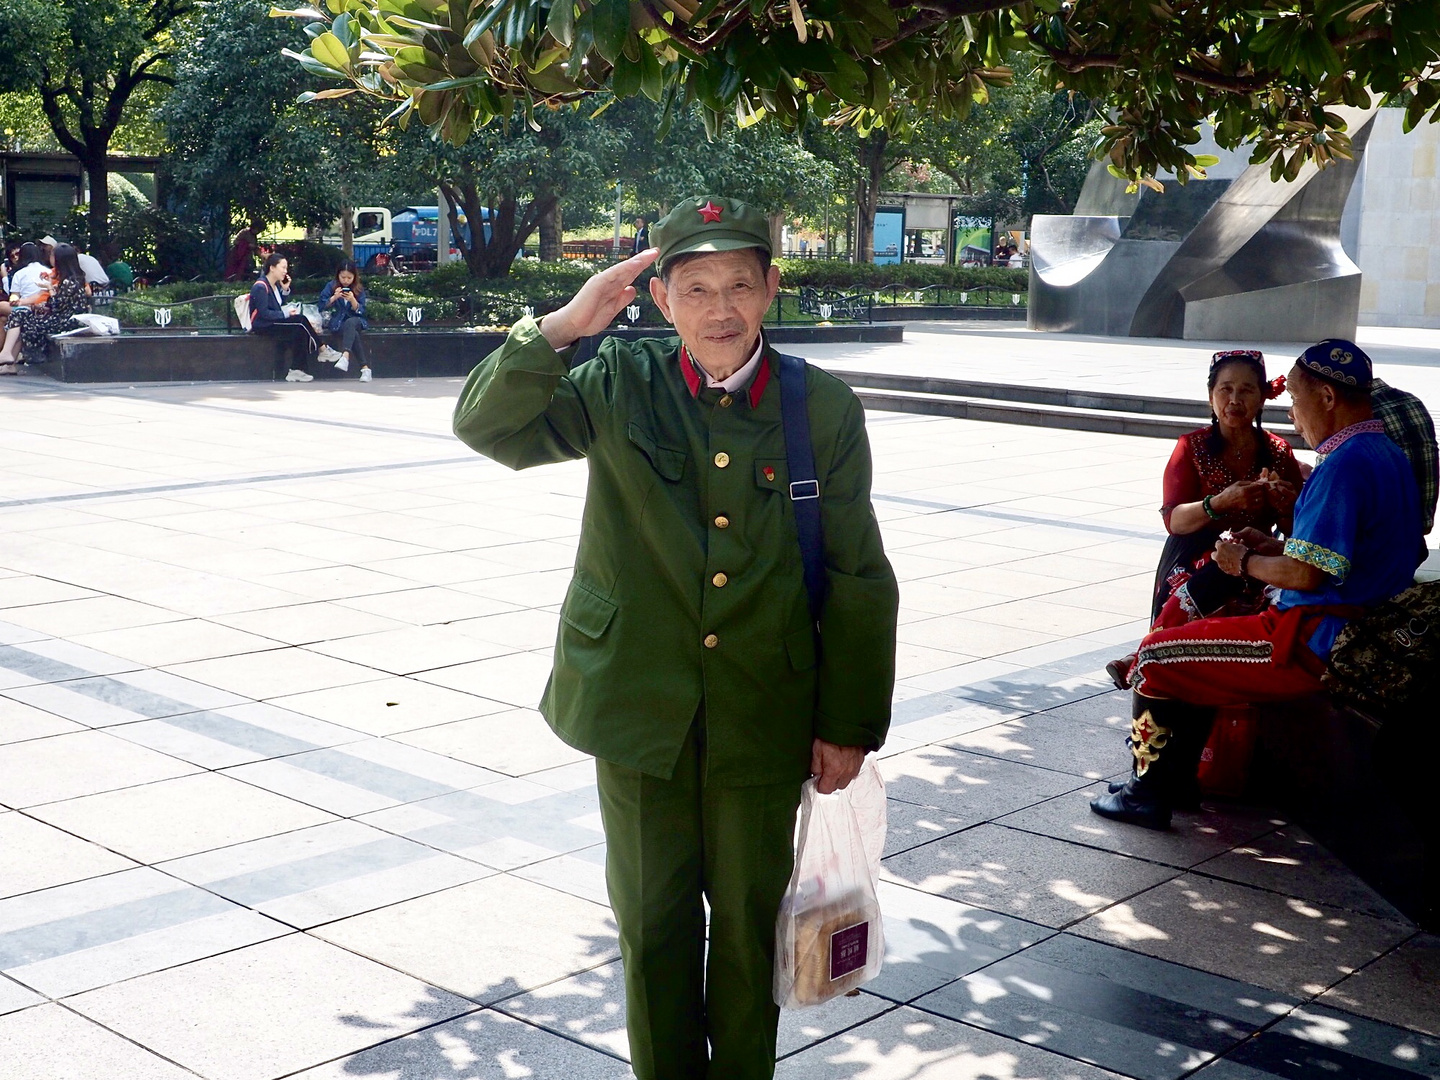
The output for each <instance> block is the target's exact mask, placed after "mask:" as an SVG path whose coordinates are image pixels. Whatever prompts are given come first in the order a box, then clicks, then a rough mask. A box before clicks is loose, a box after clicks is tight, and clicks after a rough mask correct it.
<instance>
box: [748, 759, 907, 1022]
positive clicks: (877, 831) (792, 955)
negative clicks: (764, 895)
mask: <svg viewBox="0 0 1440 1080" xmlns="http://www.w3.org/2000/svg"><path fill="white" fill-rule="evenodd" d="M884 846H885V781H884V780H882V779H881V777H880V772H879V770H878V769H876V768H875V762H874V760H873V759H871V758H866V759H865V764H864V765H863V766H862V767H861V769H860V775H859V776H857V777H856V778H855V780H854V781H853V782H852V783H851V784H850V786H849V787H848V788H846V789H845V790H844V791H837V792H835V793H834V794H833V795H821V794H820V793H819V792H818V791H817V790H816V788H815V781H814V780H813V779H811V780H807V781H805V786H804V787H803V788H802V789H801V795H800V825H799V829H798V834H797V839H796V843H795V870H794V873H792V874H791V875H790V885H789V887H788V888H787V889H786V890H785V897H784V899H783V900H781V902H780V915H779V918H778V919H777V920H776V923H775V985H774V994H775V1003H776V1004H777V1005H779V1006H781V1007H782V1008H786V1009H804V1008H808V1007H810V1006H812V1005H820V1004H822V1003H824V1002H826V1001H829V1000H830V999H831V998H834V997H838V996H840V995H841V994H846V993H849V992H850V991H851V990H853V989H855V988H856V987H857V986H860V985H862V984H864V983H867V982H869V981H870V980H871V979H873V978H874V977H875V976H876V975H878V974H880V965H881V963H882V961H883V960H884V958H885V933H884V928H883V926H882V924H881V919H880V901H879V899H878V897H877V895H876V885H877V884H878V882H879V877H880V853H881V851H882V850H883V848H884Z"/></svg>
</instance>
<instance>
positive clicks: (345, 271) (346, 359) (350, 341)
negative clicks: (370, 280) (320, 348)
mask: <svg viewBox="0 0 1440 1080" xmlns="http://www.w3.org/2000/svg"><path fill="white" fill-rule="evenodd" d="M320 310H321V311H322V312H325V311H328V312H329V313H330V326H329V331H330V333H332V334H338V335H339V336H340V350H339V352H338V353H336V352H335V350H334V349H330V350H329V354H327V353H324V352H322V353H321V355H320V359H322V360H331V359H333V360H334V361H335V370H336V371H349V370H350V357H351V356H354V357H355V359H357V360H359V361H360V378H362V379H368V378H369V375H370V365H369V364H368V363H366V360H365V343H364V341H362V340H361V338H360V334H361V332H362V331H364V330H368V329H369V327H370V324H369V323H368V322H366V321H365V284H364V282H362V281H361V280H360V271H359V270H357V269H356V268H355V264H354V263H353V262H346V263H344V264H342V265H341V267H340V269H339V270H337V271H335V280H334V281H331V282H329V283H328V284H326V286H325V288H323V289H322V290H320ZM327 348H329V347H328V346H327ZM331 354H333V355H331Z"/></svg>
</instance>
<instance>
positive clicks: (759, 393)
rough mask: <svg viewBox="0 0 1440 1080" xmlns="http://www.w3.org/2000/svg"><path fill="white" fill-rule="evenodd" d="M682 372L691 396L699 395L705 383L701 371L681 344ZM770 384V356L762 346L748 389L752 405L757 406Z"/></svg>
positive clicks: (688, 351)
mask: <svg viewBox="0 0 1440 1080" xmlns="http://www.w3.org/2000/svg"><path fill="white" fill-rule="evenodd" d="M680 374H681V375H683V376H684V377H685V387H686V389H688V390H689V391H690V396H691V397H692V398H693V397H699V396H700V390H701V388H702V387H703V385H704V382H703V380H702V379H701V378H700V372H699V371H697V370H696V366H695V361H694V360H692V359H691V358H690V350H689V349H687V348H686V347H685V346H684V345H681V346H680ZM769 384H770V357H769V356H767V355H766V354H765V347H764V345H763V344H762V345H761V347H760V366H759V367H758V368H756V369H755V377H754V378H753V379H751V380H750V387H749V389H748V390H747V391H746V393H747V395H748V396H749V399H750V407H751V408H752V409H753V408H756V407H757V406H758V405H759V404H760V399H761V398H763V397H764V396H765V387H766V386H768V385H769Z"/></svg>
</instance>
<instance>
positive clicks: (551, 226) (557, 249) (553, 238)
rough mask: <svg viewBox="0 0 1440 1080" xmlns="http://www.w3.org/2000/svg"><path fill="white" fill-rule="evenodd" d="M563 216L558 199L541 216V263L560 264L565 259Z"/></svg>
mask: <svg viewBox="0 0 1440 1080" xmlns="http://www.w3.org/2000/svg"><path fill="white" fill-rule="evenodd" d="M562 216H563V213H562V210H561V207H560V202H559V200H558V199H557V200H556V201H555V203H554V204H553V205H552V206H551V207H550V209H549V210H548V211H547V212H546V213H543V214H541V215H540V261H541V262H560V261H561V260H562V259H564V257H565V246H564V228H563V223H562V221H561V218H562Z"/></svg>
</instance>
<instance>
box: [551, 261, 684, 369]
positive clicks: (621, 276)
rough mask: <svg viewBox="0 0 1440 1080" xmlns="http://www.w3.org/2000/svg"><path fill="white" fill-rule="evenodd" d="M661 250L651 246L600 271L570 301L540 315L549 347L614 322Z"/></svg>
mask: <svg viewBox="0 0 1440 1080" xmlns="http://www.w3.org/2000/svg"><path fill="white" fill-rule="evenodd" d="M659 254H660V249H659V248H649V249H647V250H645V251H642V252H640V254H638V255H632V256H631V257H630V258H628V259H626V260H625V261H624V262H622V263H616V264H615V265H614V266H612V267H610V268H609V269H608V270H602V271H600V273H598V274H596V275H595V276H594V277H592V278H591V279H590V280H589V281H587V282H585V284H584V285H582V286H580V291H579V292H577V293H576V294H575V295H574V297H572V298H571V300H570V302H569V303H568V304H566V305H565V306H564V307H562V308H561V309H560V310H558V311H552V312H551V313H550V314H549V315H546V316H545V317H544V318H543V319H541V321H540V333H542V334H544V335H545V340H546V341H548V342H549V343H550V347H551V348H552V349H556V350H559V349H563V348H565V347H566V346H567V345H573V344H574V343H575V342H576V341H579V340H580V339H581V338H582V337H589V336H590V335H591V334H598V333H599V332H600V331H601V330H604V329H605V328H606V327H607V326H609V325H610V324H611V323H612V322H614V321H615V316H617V315H619V314H620V312H621V311H622V310H623V309H624V308H625V306H626V305H627V304H629V303H630V302H631V301H633V300H634V299H635V284H634V283H635V279H636V278H637V277H639V276H640V273H641V271H643V270H644V269H645V268H646V267H647V266H649V265H650V264H651V263H653V262H654V261H655V258H656V256H658V255H659Z"/></svg>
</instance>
